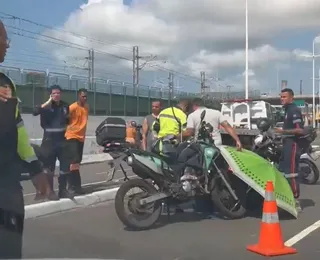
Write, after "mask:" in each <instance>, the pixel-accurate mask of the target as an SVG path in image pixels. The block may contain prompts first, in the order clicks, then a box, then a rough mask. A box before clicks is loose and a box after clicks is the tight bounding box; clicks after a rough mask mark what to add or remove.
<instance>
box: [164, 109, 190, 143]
mask: <svg viewBox="0 0 320 260" xmlns="http://www.w3.org/2000/svg"><path fill="white" fill-rule="evenodd" d="M158 121H159V126H160V130H159V132H158V138H163V137H165V136H168V135H174V136H178V135H179V134H180V133H181V132H182V131H184V130H185V128H186V126H187V115H186V114H185V113H184V112H183V111H182V110H181V109H180V108H177V107H168V108H166V109H164V110H162V111H161V112H160V114H159V116H158Z"/></svg>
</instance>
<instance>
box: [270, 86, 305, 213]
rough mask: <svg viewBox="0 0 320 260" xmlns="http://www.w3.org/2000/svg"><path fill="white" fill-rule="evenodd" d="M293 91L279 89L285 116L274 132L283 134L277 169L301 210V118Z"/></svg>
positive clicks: (298, 208)
mask: <svg viewBox="0 0 320 260" xmlns="http://www.w3.org/2000/svg"><path fill="white" fill-rule="evenodd" d="M293 98H294V93H293V91H292V89H289V88H285V89H283V90H282V91H281V104H282V105H283V107H284V110H285V116H284V121H283V127H282V128H276V132H278V133H280V134H282V136H283V150H282V154H281V158H280V165H279V169H280V171H282V172H283V173H284V176H285V177H286V178H287V180H288V182H289V184H290V186H291V188H292V192H293V195H294V197H295V198H296V208H297V210H298V211H301V207H300V203H299V201H298V198H299V196H300V187H299V174H298V172H299V160H300V156H301V148H300V145H299V140H298V139H299V136H302V135H303V133H304V131H303V125H304V123H303V119H302V114H301V110H300V108H299V107H297V105H296V104H294V103H293Z"/></svg>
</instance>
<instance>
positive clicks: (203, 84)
mask: <svg viewBox="0 0 320 260" xmlns="http://www.w3.org/2000/svg"><path fill="white" fill-rule="evenodd" d="M200 84H201V95H202V97H204V95H205V93H206V92H207V89H210V87H209V86H206V73H205V72H204V71H201V72H200Z"/></svg>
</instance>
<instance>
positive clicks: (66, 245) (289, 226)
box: [24, 185, 320, 260]
mask: <svg viewBox="0 0 320 260" xmlns="http://www.w3.org/2000/svg"><path fill="white" fill-rule="evenodd" d="M319 195H320V192H319V186H318V185H315V186H303V187H302V205H303V207H304V211H303V213H302V214H301V215H300V216H299V218H298V219H297V220H293V219H281V226H282V232H283V237H284V240H287V239H289V238H291V237H293V236H294V235H296V234H297V233H299V232H300V231H302V230H303V229H305V228H306V227H308V226H310V225H311V224H313V223H314V222H316V221H317V220H318V219H319V216H320V196H319ZM310 198H312V199H313V200H311V199H310ZM259 223H260V216H259V215H254V216H251V217H247V218H245V219H241V220H233V221H228V220H222V219H218V218H214V219H201V218H200V217H199V216H197V215H195V214H194V213H191V212H189V213H179V214H176V215H175V216H173V217H171V220H170V221H168V219H167V217H166V216H163V217H162V219H161V222H160V225H159V226H158V227H157V228H155V229H152V230H148V231H140V232H137V231H136V232H134V231H129V230H127V229H125V228H124V227H123V225H122V223H121V222H120V221H119V220H118V218H117V216H116V214H115V210H114V205H113V203H108V204H100V205H96V206H94V207H90V208H82V209H77V210H75V211H70V212H65V213H61V214H57V215H52V216H47V217H43V218H38V219H29V220H26V224H25V236H24V257H25V258H104V259H130V260H150V259H155V260H170V259H172V260H173V259H181V260H182V259H190V260H191V259H199V260H200V259H203V260H205V259H208V260H209V259H210V260H212V259H217V260H220V259H221V260H225V259H247V260H255V259H257V260H258V259H262V257H260V256H258V255H256V254H253V253H250V252H247V251H246V246H247V245H249V244H252V243H256V242H257V240H258V235H259ZM319 240H320V232H319V230H316V231H314V232H313V233H311V235H310V236H307V237H306V238H305V239H303V240H301V241H300V242H298V243H297V244H296V245H295V247H296V248H297V250H298V254H297V255H291V256H284V257H282V258H281V259H292V260H295V259H297V260H298V259H299V260H301V259H319V257H320V244H319Z"/></svg>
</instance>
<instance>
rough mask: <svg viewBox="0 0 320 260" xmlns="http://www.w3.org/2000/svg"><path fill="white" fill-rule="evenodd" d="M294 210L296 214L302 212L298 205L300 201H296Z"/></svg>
mask: <svg viewBox="0 0 320 260" xmlns="http://www.w3.org/2000/svg"><path fill="white" fill-rule="evenodd" d="M296 210H297V211H298V213H300V212H302V207H301V205H300V201H299V200H296Z"/></svg>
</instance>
